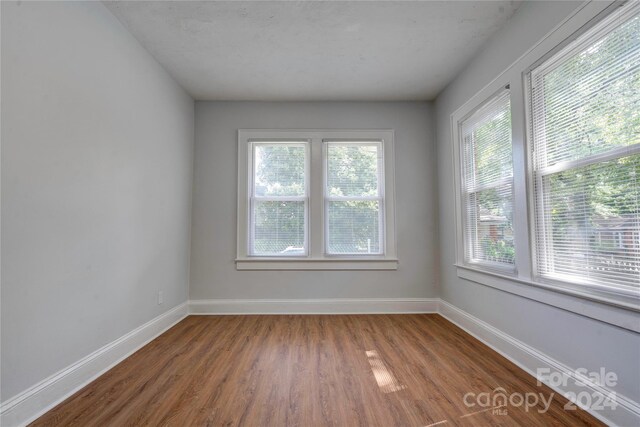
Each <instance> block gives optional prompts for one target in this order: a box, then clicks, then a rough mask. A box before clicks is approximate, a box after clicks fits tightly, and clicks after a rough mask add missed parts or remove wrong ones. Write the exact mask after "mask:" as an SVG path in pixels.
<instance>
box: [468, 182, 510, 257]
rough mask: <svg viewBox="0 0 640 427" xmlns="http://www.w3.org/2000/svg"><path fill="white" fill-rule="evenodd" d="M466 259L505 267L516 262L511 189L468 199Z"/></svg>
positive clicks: (481, 193) (489, 191)
mask: <svg viewBox="0 0 640 427" xmlns="http://www.w3.org/2000/svg"><path fill="white" fill-rule="evenodd" d="M468 205H469V206H468V209H469V219H470V223H471V224H472V226H471V227H469V229H468V230H467V232H468V233H470V234H471V235H470V236H468V237H469V238H468V241H469V245H468V247H467V251H468V258H469V259H470V260H471V261H490V262H499V263H505V264H513V263H514V262H515V259H514V258H515V249H514V246H513V206H512V189H511V185H506V186H504V187H499V188H495V189H493V188H492V189H489V190H483V191H479V192H477V193H472V194H470V195H469V201H468Z"/></svg>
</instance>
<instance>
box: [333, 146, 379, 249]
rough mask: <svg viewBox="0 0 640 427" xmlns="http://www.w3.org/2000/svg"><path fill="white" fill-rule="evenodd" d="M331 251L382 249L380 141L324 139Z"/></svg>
mask: <svg viewBox="0 0 640 427" xmlns="http://www.w3.org/2000/svg"><path fill="white" fill-rule="evenodd" d="M325 157H326V159H325V162H324V163H325V165H326V166H325V167H326V187H325V216H326V219H327V220H326V234H327V237H326V242H327V247H326V250H327V253H328V254H352V255H357V254H363V255H366V254H381V253H382V252H383V244H382V242H383V239H384V237H383V230H384V213H383V202H384V198H383V194H384V191H383V188H382V187H383V182H384V180H383V179H382V170H383V159H382V143H381V142H379V141H378V142H325Z"/></svg>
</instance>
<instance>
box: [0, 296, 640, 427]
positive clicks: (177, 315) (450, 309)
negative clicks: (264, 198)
mask: <svg viewBox="0 0 640 427" xmlns="http://www.w3.org/2000/svg"><path fill="white" fill-rule="evenodd" d="M391 313H400V314H402V313H438V314H440V315H441V316H442V317H444V318H445V319H447V320H448V321H450V322H452V323H453V324H455V325H457V326H458V327H460V328H461V329H463V330H465V331H466V332H467V333H469V334H470V335H472V336H474V337H475V338H477V339H478V340H480V341H482V342H483V343H485V344H486V345H488V346H489V347H491V348H492V349H494V350H495V351H497V352H498V353H500V354H501V355H503V356H504V357H506V358H507V359H509V360H510V361H512V362H513V363H515V364H516V365H518V366H519V367H520V368H522V369H523V370H525V371H526V372H527V373H529V374H530V375H532V376H533V377H535V376H536V374H535V372H536V369H538V368H549V369H550V370H551V372H559V373H562V374H563V375H565V376H566V377H567V378H569V382H568V383H567V386H566V387H555V386H553V385H552V384H547V385H549V386H550V387H551V388H552V389H553V390H554V391H556V392H557V393H559V394H562V395H565V394H566V393H569V392H573V393H576V394H577V393H579V392H581V391H585V390H586V391H588V392H589V393H594V395H598V394H599V395H605V396H606V395H610V394H611V393H613V391H612V390H611V389H609V388H607V387H604V386H601V385H599V384H596V383H594V382H593V381H591V380H590V379H588V378H586V377H584V376H580V375H578V374H576V372H575V369H571V368H570V367H568V366H566V365H564V364H562V363H560V362H559V361H557V360H555V359H553V358H551V357H550V356H548V355H546V354H544V353H542V352H540V351H538V350H537V349H535V348H533V347H531V346H529V345H527V344H525V343H523V342H522V341H519V340H517V339H515V338H513V337H512V336H510V335H508V334H506V333H504V332H502V331H501V330H499V329H497V328H495V327H493V326H491V325H489V324H488V323H486V322H484V321H482V320H480V319H478V318H476V317H474V316H472V315H471V314H469V313H467V312H465V311H463V310H461V309H459V308H458V307H455V306H454V305H452V304H450V303H448V302H446V301H443V300H441V299H439V298H390V299H389V298H387V299H382V298H375V299H350V298H342V299H313V300H294V299H285V300H246V299H234V300H229V299H215V300H191V301H189V302H187V303H183V304H181V305H179V306H176V307H174V308H173V309H171V310H169V311H167V312H166V313H163V314H162V315H160V316H158V317H156V318H155V319H152V320H151V321H149V322H147V323H145V324H144V325H142V326H140V327H138V328H136V329H134V330H133V331H131V332H129V333H128V334H126V335H124V336H122V337H120V338H119V339H117V340H115V341H113V342H112V343H109V344H107V345H106V346H104V347H102V348H100V349H99V350H97V351H95V352H93V353H91V354H90V355H88V356H86V357H84V358H83V359H81V360H79V361H78V362H76V363H74V364H72V365H70V366H68V367H67V368H65V369H63V370H61V371H60V372H58V373H56V374H54V375H52V376H51V377H49V378H47V379H45V380H43V381H41V382H40V383H38V384H36V385H34V386H33V387H30V388H29V389H27V390H25V391H24V392H22V393H20V394H19V395H17V396H15V397H13V398H11V399H9V400H7V401H5V402H2V404H1V405H0V425H2V426H7V427H10V426H23V425H26V424H28V423H30V422H32V421H34V420H35V419H37V418H38V417H40V416H41V415H43V414H44V413H46V412H47V411H49V410H50V409H52V408H53V407H55V406H56V405H58V404H59V403H60V402H62V401H63V400H65V399H66V398H68V397H69V396H71V395H72V394H74V393H75V392H77V391H78V390H80V389H81V388H82V387H84V386H85V385H87V384H89V383H90V382H91V381H93V380H95V379H96V378H98V377H99V376H100V375H102V374H104V373H105V372H106V371H108V370H109V369H111V368H112V367H114V366H115V365H117V364H118V363H120V362H121V361H122V360H124V359H125V358H127V357H128V356H130V355H131V354H132V353H134V352H135V351H137V350H139V349H140V348H141V347H143V346H144V345H146V344H147V343H148V342H150V341H151V340H153V339H155V338H156V337H158V336H159V335H161V334H162V333H164V332H165V331H166V330H167V329H169V328H170V327H172V326H173V325H175V324H176V323H178V322H179V321H180V320H182V319H184V318H185V317H186V316H188V315H189V314H192V315H203V314H204V315H231V314H240V315H241V314H391ZM616 402H617V404H618V406H617V408H615V409H611V408H607V409H605V410H597V411H596V410H592V409H591V408H589V407H583V409H585V410H586V411H588V412H589V413H591V414H592V415H593V416H595V417H596V418H598V419H600V420H601V421H603V422H605V423H607V424H609V425H619V426H627V425H640V404H638V403H637V402H635V401H633V400H631V399H629V398H627V397H625V396H622V395H620V394H619V393H616Z"/></svg>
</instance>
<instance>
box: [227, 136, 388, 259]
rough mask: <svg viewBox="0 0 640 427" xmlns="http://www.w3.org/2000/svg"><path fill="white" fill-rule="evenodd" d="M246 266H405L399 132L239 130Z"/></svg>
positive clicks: (241, 246)
mask: <svg viewBox="0 0 640 427" xmlns="http://www.w3.org/2000/svg"><path fill="white" fill-rule="evenodd" d="M238 153H239V159H238V253H237V259H236V265H237V267H238V269H252V270H255V269H259V270H263V269H358V270H366V269H377V270H389V269H396V268H397V259H396V246H395V220H394V217H395V195H394V191H393V190H394V182H393V166H394V165H393V131H378V130H375V131H366V130H365V131H353V130H309V131H307V130H239V132H238Z"/></svg>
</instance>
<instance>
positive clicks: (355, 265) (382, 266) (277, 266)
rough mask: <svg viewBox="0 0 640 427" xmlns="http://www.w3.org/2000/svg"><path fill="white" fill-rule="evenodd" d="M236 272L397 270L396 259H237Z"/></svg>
mask: <svg viewBox="0 0 640 427" xmlns="http://www.w3.org/2000/svg"><path fill="white" fill-rule="evenodd" d="M236 269H237V270H397V269H398V260H397V259H389V258H385V259H381V258H375V259H372V258H361V259H358V258H349V259H332V258H321V259H310V258H239V259H236Z"/></svg>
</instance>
